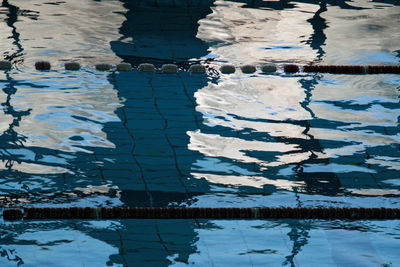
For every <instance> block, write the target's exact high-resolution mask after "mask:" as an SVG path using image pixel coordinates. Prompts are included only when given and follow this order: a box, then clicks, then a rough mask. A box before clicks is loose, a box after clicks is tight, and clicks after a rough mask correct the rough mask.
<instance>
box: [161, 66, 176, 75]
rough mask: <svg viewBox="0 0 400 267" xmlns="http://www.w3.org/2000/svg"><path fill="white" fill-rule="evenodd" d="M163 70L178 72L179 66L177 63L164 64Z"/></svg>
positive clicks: (165, 71)
mask: <svg viewBox="0 0 400 267" xmlns="http://www.w3.org/2000/svg"><path fill="white" fill-rule="evenodd" d="M161 71H162V72H164V73H177V72H178V66H177V65H175V64H164V65H162V66H161Z"/></svg>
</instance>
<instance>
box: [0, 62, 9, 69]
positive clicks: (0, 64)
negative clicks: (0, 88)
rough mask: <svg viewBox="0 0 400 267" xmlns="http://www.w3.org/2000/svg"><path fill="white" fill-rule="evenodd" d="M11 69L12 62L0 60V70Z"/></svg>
mask: <svg viewBox="0 0 400 267" xmlns="http://www.w3.org/2000/svg"><path fill="white" fill-rule="evenodd" d="M9 69H11V62H10V61H8V60H0V70H9Z"/></svg>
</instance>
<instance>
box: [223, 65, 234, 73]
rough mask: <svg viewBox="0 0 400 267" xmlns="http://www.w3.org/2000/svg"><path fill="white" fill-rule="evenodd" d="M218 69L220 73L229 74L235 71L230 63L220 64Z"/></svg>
mask: <svg viewBox="0 0 400 267" xmlns="http://www.w3.org/2000/svg"><path fill="white" fill-rule="evenodd" d="M219 70H220V71H221V73H224V74H231V73H234V72H235V71H236V69H235V66H233V65H231V64H225V65H222V66H221V68H220V69H219Z"/></svg>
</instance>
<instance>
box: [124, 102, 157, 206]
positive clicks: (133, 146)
mask: <svg viewBox="0 0 400 267" xmlns="http://www.w3.org/2000/svg"><path fill="white" fill-rule="evenodd" d="M122 114H123V116H124V121H123V124H122V125H123V126H124V128H125V129H126V131H127V132H128V135H129V137H130V138H131V139H132V149H131V152H130V154H131V155H132V157H133V160H134V161H135V163H136V165H137V166H138V168H139V171H140V178H141V179H142V182H143V184H144V189H145V191H146V194H147V196H148V197H149V201H150V206H151V207H153V196H152V194H151V192H150V190H149V185H148V184H147V181H146V179H145V178H144V171H143V167H142V165H140V162H139V160H138V159H137V157H136V155H135V149H136V140H135V137H134V135H133V134H132V132H131V130H129V128H128V127H127V125H126V124H127V116H126V112H125V110H124V109H123V108H122Z"/></svg>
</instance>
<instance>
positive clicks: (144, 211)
mask: <svg viewBox="0 0 400 267" xmlns="http://www.w3.org/2000/svg"><path fill="white" fill-rule="evenodd" d="M2 216H3V219H4V220H21V219H27V220H37V219H45V220H46V219H49V220H50V219H328V220H334V219H351V220H362V219H369V220H370V219H385V220H393V219H400V209H392V208H288V207H277V208H268V207H254V208H192V207H167V208H151V207H143V208H140V207H135V208H125V207H114V208H101V207H98V208H89V207H86V208H76V207H73V208H23V209H5V210H3V215H2Z"/></svg>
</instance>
